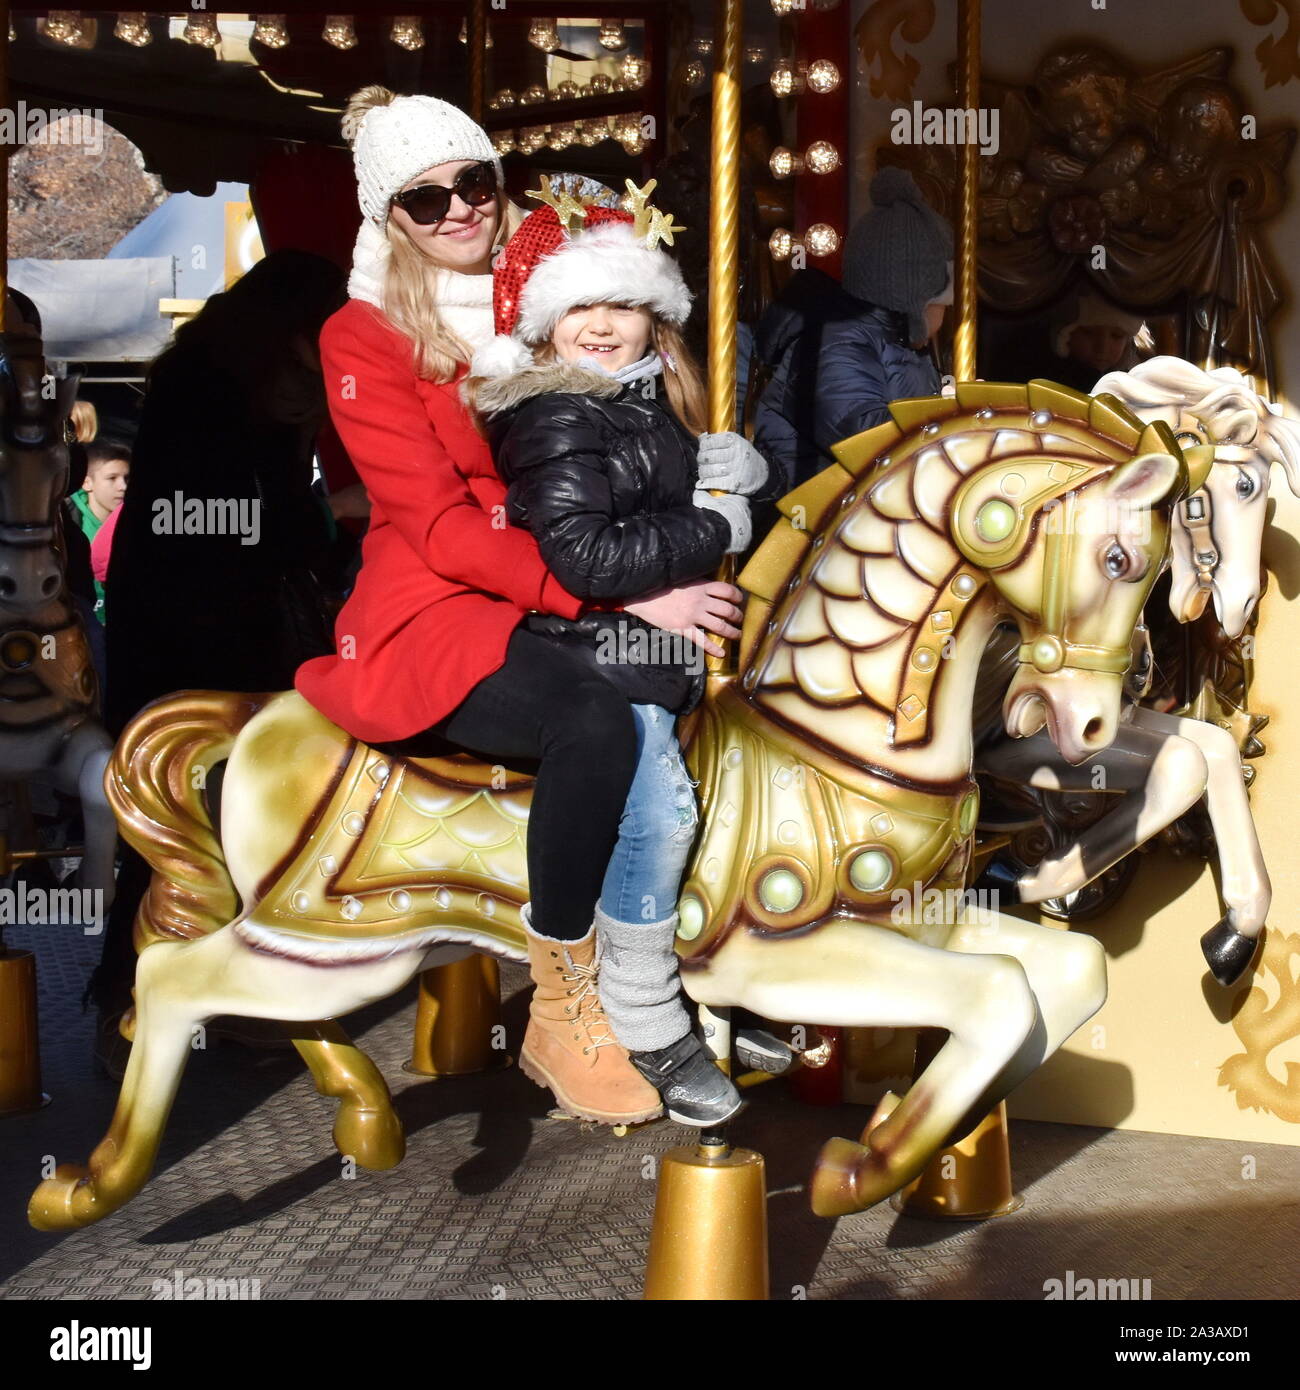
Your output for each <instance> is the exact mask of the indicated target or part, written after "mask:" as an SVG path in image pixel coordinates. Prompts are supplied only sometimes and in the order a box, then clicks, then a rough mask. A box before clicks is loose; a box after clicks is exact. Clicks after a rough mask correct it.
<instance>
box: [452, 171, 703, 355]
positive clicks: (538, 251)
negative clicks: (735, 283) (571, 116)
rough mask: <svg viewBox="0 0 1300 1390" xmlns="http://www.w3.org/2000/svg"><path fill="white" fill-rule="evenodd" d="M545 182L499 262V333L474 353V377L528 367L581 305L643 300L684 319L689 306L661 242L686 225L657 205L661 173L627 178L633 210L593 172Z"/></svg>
mask: <svg viewBox="0 0 1300 1390" xmlns="http://www.w3.org/2000/svg"><path fill="white" fill-rule="evenodd" d="M542 182H543V188H542V190H541V192H539V193H534V194H530V195H529V196H531V197H535V198H540V199H541V200H542V201H543V203H544V204H545V206H543V207H540V208H538V209H537V210H536V211H535V212H530V213H529V214H528V216H527V217H525V218H524V220H523V222H522V223H521V224H520V226H519V230H518V231H516V232H515V234H514V236H512V237H511V238H510V240H509V242H508V243H507V244H506V248H505V250H504V251H503V252H502V253H501V255H500V256H498V257H497V261H496V265H495V267H494V268H493V295H492V307H493V315H494V318H495V324H496V334H497V336H496V337H495V338H494V339H493V340H492V342H490V343H488V344H487V345H486V346H485V347H483V348H481V349H480V350H479V351H478V352H476V353H475V354H474V362H473V365H472V367H471V375H473V376H479V377H498V376H508V375H510V374H511V373H512V372H516V371H519V370H520V369H521V368H522V367H526V366H528V365H530V364H531V362H532V360H533V355H532V351H531V349H532V348H534V347H537V346H539V345H540V344H541V343H544V342H547V341H548V340H549V339H550V336H551V334H552V333H553V332H554V331H555V325H556V324H557V323H559V321H560V319H562V318H563V317H564V315H565V314H566V313H568V311H569V310H570V309H573V308H576V307H577V306H579V305H581V304H606V303H609V304H633V305H643V306H644V307H645V308H647V309H649V310H650V311H651V312H652V313H653V314H655V315H656V316H657V317H659V318H662V319H665V320H667V321H668V322H669V323H672V324H675V325H676V326H678V327H680V326H681V325H682V324H683V323H685V322H686V317H687V315H688V314H689V313H690V309H691V294H690V291H689V290H688V289H687V288H686V282H685V281H684V280H683V279H682V273H681V271H680V270H678V268H677V265H676V263H675V262H674V261H673V260H672V259H671V257H669V256H667V255H665V253H664V252H662V251H660V250H657V249H656V243H657V242H658V241H660V240H663V241H665V242H666V243H667V244H668V245H670V246H671V245H672V238H673V233H674V232H679V231H682V230H684V229H683V228H681V227H675V226H673V223H672V219H671V218H670V217H668V216H667V215H666V214H665V213H662V212H660V211H658V210H657V209H654V208H651V207H649V205H648V203H647V199H648V198H649V195H650V192H651V190H653V188H654V183H653V181H652V182H650V183H648V184H647V185H646V186H645V188H643V189H638V188H637V187H636V186H635V185H634V184H633V183H632V181H631V180H630V179H629V180H628V200H629V201H630V202H631V204H632V206H633V209H634V211H633V212H626V211H624V210H623V209H622V208H620V207H619V206H618V205H617V202H616V200H615V197H614V194H613V193H611V192H610V191H609V190H608V189H606V188H604V187H603V186H601V185H598V184H594V183H593V182H592V181H591V180H588V179H581V180H578V181H577V182H575V183H570V184H568V185H567V186H565V185H564V183H562V182H549V181H548V180H546V179H543V181H542ZM571 188H572V189H576V190H577V191H576V193H575V192H571V191H569V190H570V189H571Z"/></svg>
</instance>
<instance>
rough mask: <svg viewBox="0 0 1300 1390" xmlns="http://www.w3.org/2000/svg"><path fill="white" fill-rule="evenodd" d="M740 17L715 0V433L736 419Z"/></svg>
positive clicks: (735, 2)
mask: <svg viewBox="0 0 1300 1390" xmlns="http://www.w3.org/2000/svg"><path fill="white" fill-rule="evenodd" d="M741 18H742V5H741V0H717V4H716V6H715V9H714V21H713V31H714V32H713V51H714V54H715V66H714V69H713V168H712V173H711V176H710V184H711V187H710V199H709V429H710V430H711V431H713V432H714V433H719V432H721V431H724V430H730V429H732V428H734V426H735V423H736V308H737V303H738V300H739V292H740V273H739V270H740V268H739V257H740V62H741V53H740V47H741Z"/></svg>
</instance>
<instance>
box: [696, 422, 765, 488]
mask: <svg viewBox="0 0 1300 1390" xmlns="http://www.w3.org/2000/svg"><path fill="white" fill-rule="evenodd" d="M696 457H697V458H698V460H699V465H700V486H701V487H711V488H718V489H719V490H720V491H722V492H739V493H741V494H743V495H744V496H749V495H750V494H751V493H755V492H757V491H758V490H759V488H761V487H762V486H763V484H764V483H765V482H767V460H766V459H765V458H764V457H763V455H762V454H760V453H759V452H758V450H757V449H755V448H754V446H753V445H752V444H751V443H750V442H749V440H748V439H746V438H745V436H744V435H743V434H733V433H732V432H731V431H727V432H726V433H725V434H702V435H700V448H699V453H698V454H697V455H696Z"/></svg>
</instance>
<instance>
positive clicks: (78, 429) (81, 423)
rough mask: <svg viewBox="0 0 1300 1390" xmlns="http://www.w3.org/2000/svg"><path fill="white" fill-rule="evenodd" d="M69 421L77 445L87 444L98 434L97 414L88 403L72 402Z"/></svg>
mask: <svg viewBox="0 0 1300 1390" xmlns="http://www.w3.org/2000/svg"><path fill="white" fill-rule="evenodd" d="M71 420H72V429H73V432H74V433H75V434H76V436H77V443H78V444H89V443H90V442H91V441H92V440H93V439H94V438H95V436H96V435H97V434H98V433H99V412H98V411H97V410H96V409H95V407H94V405H93V404H92V403H91V402H90V401H74V402H73V403H72V414H71Z"/></svg>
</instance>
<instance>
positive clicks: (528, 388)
mask: <svg viewBox="0 0 1300 1390" xmlns="http://www.w3.org/2000/svg"><path fill="white" fill-rule="evenodd" d="M464 390H465V396H466V399H467V401H468V402H469V404H470V405H472V406H473V407H474V409H475V410H477V411H478V412H479V414H480V415H482V416H483V417H484V418H485V419H489V420H490V419H492V418H493V417H495V416H499V415H504V414H506V413H507V412H508V411H511V410H515V409H517V408H518V407H519V406H521V405H523V403H524V402H525V401H530V400H532V399H533V397H534V396H545V395H549V394H552V393H557V392H563V393H565V394H567V395H572V396H600V397H602V398H603V399H605V400H613V399H614V397H615V396H617V395H619V394H620V393H621V392H622V390H623V383H622V382H621V381H615V379H614V378H613V377H612V376H607V375H606V374H605V373H604V372H602V371H600V370H599V369H597V368H594V367H581V366H578V365H577V364H576V363H573V362H533V363H530V364H529V365H527V366H524V367H521V368H520V369H519V370H518V371H515V372H511V373H510V374H509V375H508V376H493V377H475V376H470V377H468V378H466V380H465V385H464Z"/></svg>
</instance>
